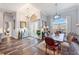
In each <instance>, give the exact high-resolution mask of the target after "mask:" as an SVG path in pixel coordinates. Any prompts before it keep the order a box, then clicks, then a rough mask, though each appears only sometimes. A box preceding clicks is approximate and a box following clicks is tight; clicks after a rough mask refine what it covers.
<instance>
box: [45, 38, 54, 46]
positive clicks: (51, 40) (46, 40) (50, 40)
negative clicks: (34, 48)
mask: <svg viewBox="0 0 79 59" xmlns="http://www.w3.org/2000/svg"><path fill="white" fill-rule="evenodd" d="M45 42H46V44H47V45H49V46H52V45H55V41H54V40H53V39H52V38H50V37H45Z"/></svg>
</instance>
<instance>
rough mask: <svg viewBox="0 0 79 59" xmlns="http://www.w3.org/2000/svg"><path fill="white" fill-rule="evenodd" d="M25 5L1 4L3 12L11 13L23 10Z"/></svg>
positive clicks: (0, 7)
mask: <svg viewBox="0 0 79 59" xmlns="http://www.w3.org/2000/svg"><path fill="white" fill-rule="evenodd" d="M23 5H25V3H0V9H2V10H5V11H7V10H9V11H16V10H17V9H19V8H21V7H22V6H23Z"/></svg>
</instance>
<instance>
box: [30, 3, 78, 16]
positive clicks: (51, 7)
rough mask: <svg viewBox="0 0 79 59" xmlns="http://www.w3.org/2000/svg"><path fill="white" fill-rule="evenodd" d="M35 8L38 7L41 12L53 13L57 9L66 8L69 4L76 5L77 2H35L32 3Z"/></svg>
mask: <svg viewBox="0 0 79 59" xmlns="http://www.w3.org/2000/svg"><path fill="white" fill-rule="evenodd" d="M32 5H34V6H35V7H36V8H38V9H40V10H41V12H42V13H43V14H47V15H53V14H54V13H56V10H57V11H62V10H63V9H67V8H69V7H71V6H74V5H77V3H58V4H57V6H56V3H35V4H32Z"/></svg>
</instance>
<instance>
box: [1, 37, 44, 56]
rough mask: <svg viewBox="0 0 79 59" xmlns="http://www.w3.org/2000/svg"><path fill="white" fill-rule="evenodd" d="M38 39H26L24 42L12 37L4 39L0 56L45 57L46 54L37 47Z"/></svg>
mask: <svg viewBox="0 0 79 59" xmlns="http://www.w3.org/2000/svg"><path fill="white" fill-rule="evenodd" d="M39 42H40V41H39V40H38V39H34V38H30V37H29V38H24V39H22V40H19V39H15V38H12V37H9V38H4V39H2V42H1V43H0V54H3V55H45V52H44V51H42V50H40V49H38V48H37V47H35V46H36V45H37V44H39Z"/></svg>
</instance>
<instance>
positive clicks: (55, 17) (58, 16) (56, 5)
mask: <svg viewBox="0 0 79 59" xmlns="http://www.w3.org/2000/svg"><path fill="white" fill-rule="evenodd" d="M55 7H56V14H55V16H54V19H59V18H60V15H58V10H57V8H58V4H57V3H56V4H55Z"/></svg>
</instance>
